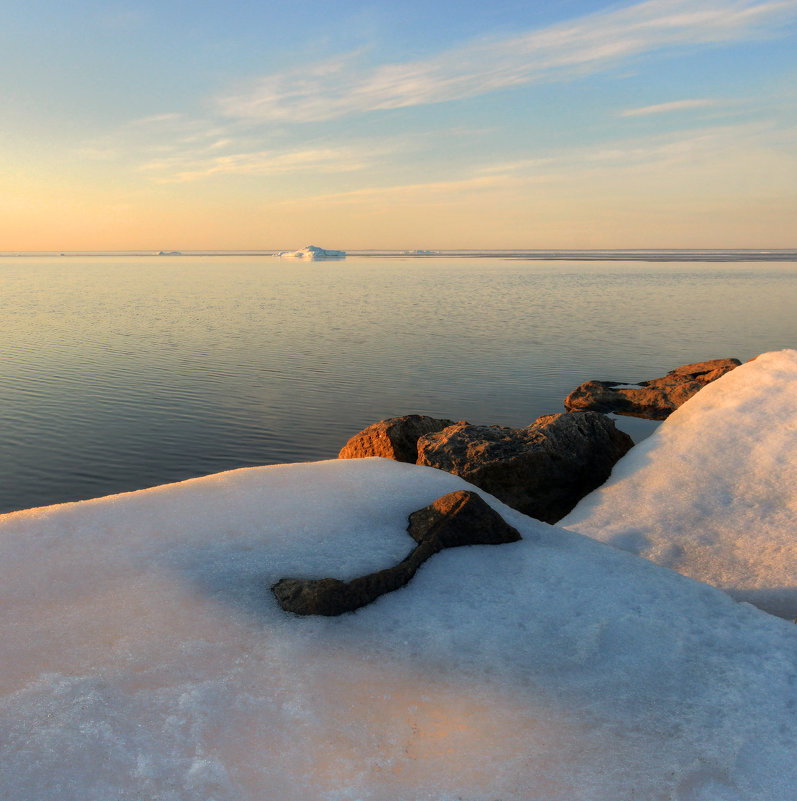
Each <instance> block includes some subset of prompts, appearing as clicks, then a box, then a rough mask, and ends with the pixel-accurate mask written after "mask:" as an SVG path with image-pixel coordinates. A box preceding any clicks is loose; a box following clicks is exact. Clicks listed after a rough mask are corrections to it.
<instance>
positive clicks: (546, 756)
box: [0, 374, 797, 801]
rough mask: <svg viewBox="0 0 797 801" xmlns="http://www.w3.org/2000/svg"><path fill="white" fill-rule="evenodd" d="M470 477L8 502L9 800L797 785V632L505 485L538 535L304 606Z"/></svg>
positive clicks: (377, 555) (270, 478)
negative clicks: (360, 598)
mask: <svg viewBox="0 0 797 801" xmlns="http://www.w3.org/2000/svg"><path fill="white" fill-rule="evenodd" d="M731 377H733V374H731ZM464 486H467V485H466V484H465V482H464V481H462V480H461V479H459V478H457V477H456V476H453V475H449V474H447V473H443V472H440V471H437V470H433V469H432V468H426V467H419V466H416V465H407V464H400V463H397V462H393V461H390V460H381V459H367V460H340V461H337V460H336V461H331V462H321V463H315V464H299V465H281V466H277V467H264V468H253V469H248V470H240V471H235V472H230V473H223V474H219V475H217V476H211V477H207V478H203V479H196V480H194V481H189V482H185V483H182V484H176V485H172V486H165V487H159V488H155V489H152V490H148V491H143V492H137V493H132V494H127V495H119V496H113V497H109V498H105V499H100V500H96V501H88V502H83V503H77V504H70V505H65V506H59V507H50V508H44V509H35V510H29V511H26V512H18V513H12V514H10V515H6V516H4V517H0V605H1V606H2V609H3V614H2V616H0V660H1V661H0V664H2V666H3V669H2V671H1V672H0V732H2V735H0V787H2V790H3V792H2V796H3V797H4V798H8V799H14V801H49V800H50V799H52V800H53V801H55V800H56V799H57V801H72V800H73V801H92V800H94V801H108V799H111V798H113V799H115V801H122V800H129V801H134V800H135V801H137V800H138V799H141V798H147V799H158V801H178V800H179V801H182V800H184V799H185V800H188V799H192V800H194V799H195V800H197V801H199V800H201V801H208V799H218V800H219V801H222V800H223V801H244V800H247V801H248V800H249V799H251V800H252V801H255V800H257V801H263V799H281V801H282V800H284V801H293V800H296V801H318V800H319V799H336V801H340V800H342V799H374V801H376V800H377V799H378V800H379V801H383V800H384V799H388V798H391V799H413V800H414V799H441V801H442V799H446V800H447V801H450V799H454V798H459V799H463V801H487V800H488V799H490V800H492V801H494V799H497V798H502V799H505V800H506V801H509V799H512V800H513V801H521V800H522V801H530V800H531V799H545V800H546V801H552V800H553V799H560V800H561V801H587V800H588V801H615V800H616V799H631V798H638V799H644V800H645V801H655V800H656V799H662V800H663V799H690V800H691V801H696V800H697V799H705V800H706V801H707V800H708V799H712V800H713V799H723V801H756V800H757V799H758V800H760V801H772V799H775V798H790V797H794V795H795V791H796V790H797V762H796V761H795V760H794V754H795V753H796V752H797V735H796V734H795V727H794V709H795V708H797V675H796V673H795V671H796V668H795V665H797V627H795V626H793V625H792V624H790V623H787V622H785V621H783V620H780V619H778V618H775V617H772V616H770V615H767V614H764V613H763V612H761V611H759V610H757V609H755V608H754V607H751V606H749V605H746V604H737V603H735V602H734V601H732V600H731V599H730V598H729V597H728V596H727V595H726V594H724V593H722V592H720V591H719V590H716V589H715V588H713V587H710V586H707V585H703V584H699V583H697V582H694V581H692V580H690V579H688V578H685V577H683V576H681V575H679V574H677V573H674V572H672V571H669V570H664V569H662V568H660V567H658V566H657V565H655V564H653V563H651V562H648V561H646V560H643V559H639V558H637V557H635V556H632V555H631V554H628V553H625V552H623V551H619V550H616V549H614V548H609V547H606V546H605V545H603V544H601V543H598V542H595V541H594V540H591V539H589V538H586V537H582V536H580V535H578V534H575V533H573V532H569V531H565V530H563V529H558V528H554V527H551V526H547V525H545V524H543V523H539V522H537V521H534V520H531V519H530V518H527V517H524V516H523V515H521V514H519V513H518V512H515V511H513V510H511V509H509V508H507V507H505V506H503V505H502V504H500V503H499V502H498V501H496V500H495V499H492V498H490V496H486V495H484V493H480V494H482V495H483V497H485V498H486V499H487V500H488V502H489V503H490V504H491V505H492V506H493V507H494V508H496V509H497V510H498V511H500V512H501V514H503V515H504V517H505V518H506V520H507V521H508V522H509V523H510V524H511V525H513V526H515V527H516V528H517V529H518V530H519V531H520V532H521V534H522V535H523V537H524V540H523V541H522V542H518V543H513V544H509V545H500V546H478V547H470V548H459V549H451V550H448V551H445V552H443V553H440V554H437V555H436V556H434V557H433V558H432V559H430V560H429V561H428V562H427V563H426V564H424V565H423V567H421V569H420V570H419V572H418V574H417V575H416V576H415V578H414V579H413V580H412V581H411V582H410V584H409V585H408V586H407V587H405V588H404V589H401V590H399V591H397V592H395V593H391V594H389V595H386V596H383V597H382V598H380V599H379V600H377V601H376V602H375V603H374V604H372V605H370V606H368V607H366V608H364V609H361V610H360V611H358V612H357V613H355V614H348V615H344V616H341V617H338V618H300V617H296V616H293V615H289V614H286V613H284V612H282V611H281V610H280V609H279V608H278V606H277V604H276V601H275V600H274V599H273V597H272V596H271V593H270V592H269V586H270V585H271V584H272V583H273V582H274V581H276V580H277V579H278V578H280V577H282V576H286V575H288V576H311V577H312V576H314V577H321V576H327V575H331V576H335V577H339V578H351V577H353V576H356V575H360V574H362V573H365V572H368V571H371V570H374V569H377V568H379V567H384V566H387V565H389V564H392V563H393V562H394V561H395V560H396V559H397V558H399V557H401V556H403V555H405V553H406V552H407V551H408V550H409V549H410V547H411V546H412V545H413V543H412V541H411V540H410V539H409V537H408V535H407V534H406V531H405V527H406V522H407V521H406V518H407V515H408V514H409V513H410V512H411V511H413V510H415V509H418V508H420V507H422V506H424V505H426V504H428V503H429V502H430V501H432V500H433V499H435V498H437V497H439V496H440V495H442V494H444V493H446V492H449V491H451V490H454V489H458V488H462V487H464Z"/></svg>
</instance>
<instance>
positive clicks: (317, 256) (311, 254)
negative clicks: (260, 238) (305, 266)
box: [274, 245, 346, 261]
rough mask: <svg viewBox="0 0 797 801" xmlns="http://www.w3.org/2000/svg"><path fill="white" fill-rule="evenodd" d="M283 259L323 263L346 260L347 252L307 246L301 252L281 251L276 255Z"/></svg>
mask: <svg viewBox="0 0 797 801" xmlns="http://www.w3.org/2000/svg"><path fill="white" fill-rule="evenodd" d="M274 255H275V256H278V257H279V258H281V259H304V260H305V261H323V260H326V259H345V258H346V251H345V250H326V249H325V248H320V247H317V246H316V245H307V247H304V248H302V249H301V250H281V251H279V252H278V253H275V254H274Z"/></svg>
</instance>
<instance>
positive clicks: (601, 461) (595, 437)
mask: <svg viewBox="0 0 797 801" xmlns="http://www.w3.org/2000/svg"><path fill="white" fill-rule="evenodd" d="M632 445H633V442H632V440H631V438H630V437H629V436H628V435H627V434H625V433H623V432H622V431H619V430H618V429H617V428H616V427H615V425H614V422H613V421H612V420H611V419H609V418H608V417H606V416H605V415H602V414H597V413H596V412H575V413H567V414H550V415H544V416H542V417H539V418H538V419H537V420H536V421H535V422H534V423H532V424H531V425H530V426H527V427H525V428H507V427H504V426H475V425H470V424H469V423H466V422H464V421H463V422H459V423H456V424H455V425H452V426H449V427H448V428H446V429H444V430H443V431H440V432H438V433H435V434H427V435H425V436H423V437H421V438H420V440H419V441H418V464H423V465H429V466H431V467H437V468H438V469H440V470H446V471H448V472H449V473H455V474H456V475H458V476H462V478H464V479H465V480H466V481H469V482H470V483H471V484H475V485H476V486H477V487H481V488H482V489H483V490H486V491H487V492H489V493H491V494H492V495H495V497H496V498H499V499H500V500H502V501H503V502H504V503H506V504H507V505H508V506H511V507H513V508H514V509H518V510H519V511H521V512H523V513H524V514H527V515H530V516H531V517H535V518H537V519H538V520H544V521H546V522H548V523H555V522H556V521H557V520H559V519H560V518H562V517H564V516H565V515H566V514H567V513H568V512H569V511H570V510H571V509H572V508H573V507H574V506H575V505H576V503H578V501H579V500H581V498H583V497H584V495H586V494H587V493H588V492H591V491H592V490H593V489H595V488H596V487H598V486H600V485H601V484H602V483H603V482H604V481H605V480H606V479H607V478H608V477H609V474H610V473H611V471H612V467H613V466H614V464H615V462H616V461H617V460H618V459H619V458H620V457H621V456H623V455H624V454H625V453H626V452H627V451H628V450H629V448H631V446H632Z"/></svg>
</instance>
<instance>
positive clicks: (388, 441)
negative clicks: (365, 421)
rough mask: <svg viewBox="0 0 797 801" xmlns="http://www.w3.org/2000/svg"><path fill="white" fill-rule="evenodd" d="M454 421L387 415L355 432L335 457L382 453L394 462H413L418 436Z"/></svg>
mask: <svg viewBox="0 0 797 801" xmlns="http://www.w3.org/2000/svg"><path fill="white" fill-rule="evenodd" d="M452 424H453V420H440V419H438V418H436V417H426V416H425V415H421V414H407V415H404V416H403V417H390V418H388V419H387V420H380V421H379V422H378V423H374V424H373V425H370V426H368V428H366V429H363V430H362V431H361V432H360V433H359V434H355V435H354V436H353V437H352V438H351V439H350V440H349V441H348V442H347V443H346V444H345V445H344V446H343V448H342V449H341V451H340V453H339V454H338V459H361V458H364V457H367V456H383V457H385V458H386V459H395V460H396V461H397V462H409V463H410V464H415V462H416V461H417V460H418V439H419V437H422V436H423V435H424V434H431V433H434V432H436V431H442V430H443V429H444V428H446V427H447V426H450V425H452Z"/></svg>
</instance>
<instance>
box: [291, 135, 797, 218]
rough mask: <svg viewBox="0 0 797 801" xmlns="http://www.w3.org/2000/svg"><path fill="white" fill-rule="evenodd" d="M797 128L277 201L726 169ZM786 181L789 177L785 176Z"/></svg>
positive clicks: (642, 145) (630, 142)
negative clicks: (445, 178) (444, 179)
mask: <svg viewBox="0 0 797 801" xmlns="http://www.w3.org/2000/svg"><path fill="white" fill-rule="evenodd" d="M795 144H797V129H794V130H791V129H790V130H786V131H784V130H781V129H777V128H774V127H771V126H770V125H768V124H767V123H763V122H762V123H752V124H742V125H730V126H714V127H709V128H705V129H702V130H699V131H691V132H689V133H688V134H686V135H684V134H676V135H673V134H668V135H659V136H654V137H644V138H636V139H627V140H624V141H622V142H618V143H616V144H615V145H614V146H612V147H606V146H594V147H586V148H574V149H570V150H562V151H560V152H559V153H555V154H551V155H549V156H547V157H545V158H539V159H527V160H521V161H516V162H497V163H494V164H485V165H482V166H480V167H477V168H475V169H474V170H473V173H472V174H471V175H464V176H462V177H460V178H457V179H453V180H449V181H430V182H427V183H412V184H399V185H392V186H374V187H363V188H360V189H355V190H351V191H347V192H335V193H324V194H319V195H310V196H305V197H301V198H292V199H290V200H284V201H280V202H278V203H277V204H275V205H277V206H310V205H315V204H326V203H329V202H330V201H334V202H335V203H336V204H340V203H344V204H346V203H350V204H356V203H364V202H369V201H378V200H381V199H389V200H390V201H391V202H396V201H402V202H404V201H410V200H411V201H413V202H415V201H418V202H426V201H427V200H429V199H430V198H432V197H434V196H440V197H442V196H447V197H450V198H454V197H460V196H462V195H464V194H472V193H482V192H489V191H494V190H499V191H500V190H511V189H517V190H518V191H521V192H522V191H523V189H524V187H525V188H527V187H529V186H532V185H539V184H546V185H551V184H567V185H572V184H573V183H574V182H576V183H578V184H581V183H583V182H584V181H585V180H586V179H590V180H591V179H595V178H596V177H601V176H602V177H604V178H605V179H607V180H610V181H615V180H623V179H624V178H626V177H628V176H633V175H649V174H650V173H651V172H653V173H655V174H657V175H662V176H665V175H666V176H669V177H672V176H676V175H689V174H691V172H692V171H693V170H694V169H695V167H699V168H701V169H713V168H716V169H717V170H718V171H720V172H723V173H727V166H728V164H729V163H733V164H736V165H737V166H738V165H740V164H742V163H743V162H744V156H745V154H751V153H753V152H759V153H766V154H767V156H768V157H771V158H773V159H774V158H777V156H775V155H774V154H775V152H776V150H777V149H778V148H782V149H784V150H786V151H792V150H793V147H794V145H795ZM782 166H783V168H784V169H785V170H786V173H787V175H791V174H794V170H795V169H796V168H797V159H791V160H790V161H789V163H788V164H785V163H784V164H783V165H782ZM784 180H788V179H787V177H785V176H784Z"/></svg>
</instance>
